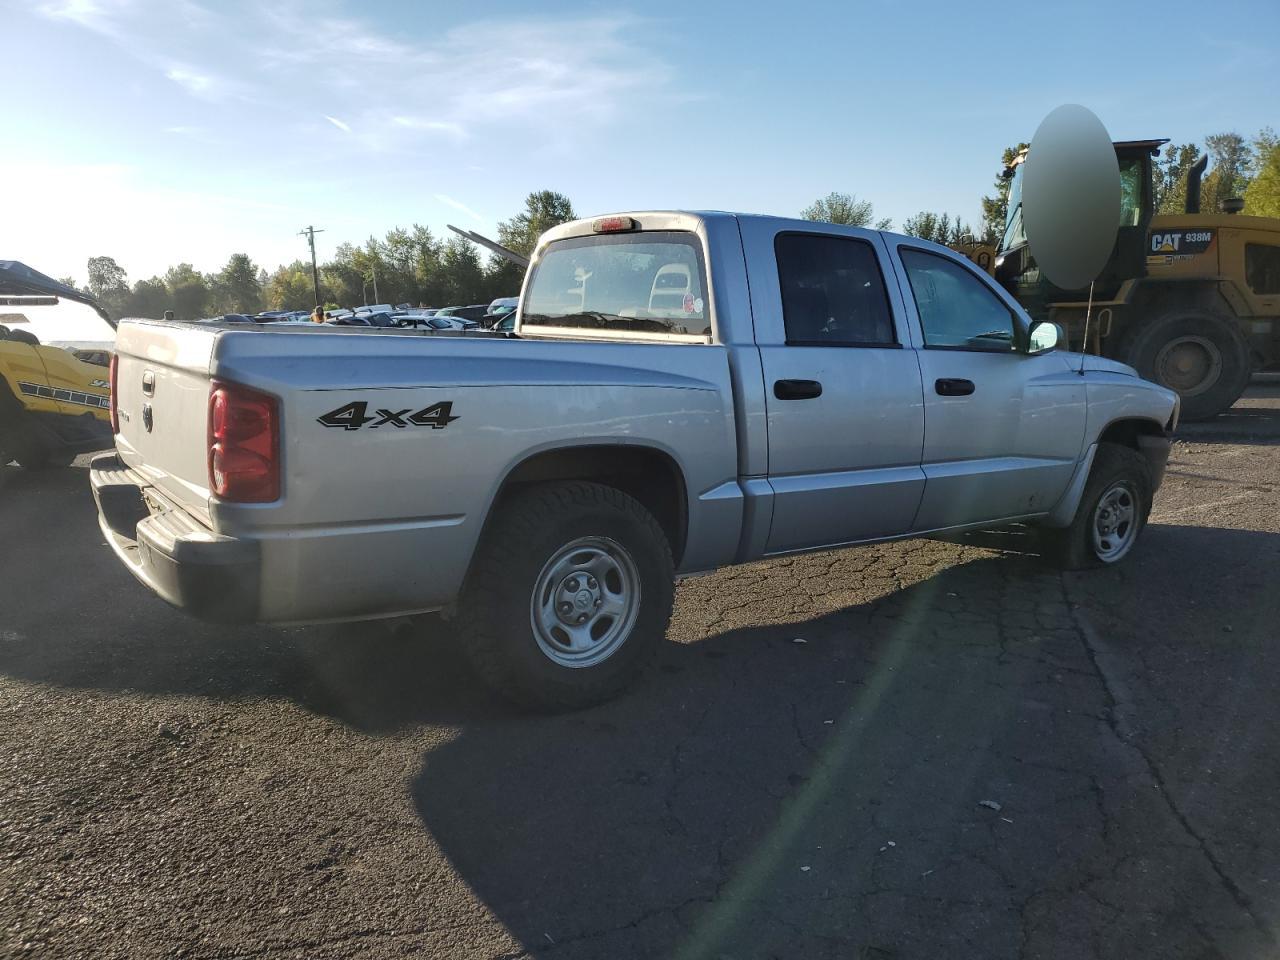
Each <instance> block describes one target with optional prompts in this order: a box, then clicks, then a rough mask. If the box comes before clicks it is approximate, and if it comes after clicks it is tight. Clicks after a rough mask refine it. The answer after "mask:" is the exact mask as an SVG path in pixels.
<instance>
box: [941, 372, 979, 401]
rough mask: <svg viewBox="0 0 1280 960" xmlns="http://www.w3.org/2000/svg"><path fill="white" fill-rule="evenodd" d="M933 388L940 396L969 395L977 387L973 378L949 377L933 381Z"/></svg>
mask: <svg viewBox="0 0 1280 960" xmlns="http://www.w3.org/2000/svg"><path fill="white" fill-rule="evenodd" d="M933 389H934V390H937V391H938V396H940V397H967V396H968V395H969V394H971V393H973V391H974V390H975V389H976V388H975V387H974V385H973V381H972V380H952V379H949V378H947V377H942V378H941V379H938V380H935V381H933Z"/></svg>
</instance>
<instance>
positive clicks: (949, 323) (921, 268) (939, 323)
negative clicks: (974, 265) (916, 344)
mask: <svg viewBox="0 0 1280 960" xmlns="http://www.w3.org/2000/svg"><path fill="white" fill-rule="evenodd" d="M901 256H902V265H903V266H904V267H905V268H906V271H907V279H908V281H909V282H910V285H911V295H912V296H913V297H914V298H915V302H916V310H917V312H918V313H919V314H920V326H921V328H922V331H923V333H924V343H925V346H926V347H934V348H941V349H950V350H982V351H991V352H996V353H1005V352H1009V351H1011V350H1013V349H1014V346H1015V343H1016V340H1015V337H1014V331H1015V330H1016V325H1015V320H1014V316H1013V312H1012V311H1011V310H1010V309H1009V308H1008V307H1006V306H1005V305H1004V302H1003V301H1001V299H1000V298H999V297H997V296H996V295H995V293H994V291H992V290H991V289H989V288H988V287H987V285H986V284H984V283H983V282H982V281H981V280H979V279H978V278H977V277H976V276H974V275H973V274H972V273H970V272H969V270H967V269H966V268H965V267H962V266H961V265H960V264H958V263H956V262H955V261H953V260H949V259H947V258H946V257H940V256H938V255H937V254H933V253H926V252H925V251H923V250H912V249H908V248H903V249H902V250H901Z"/></svg>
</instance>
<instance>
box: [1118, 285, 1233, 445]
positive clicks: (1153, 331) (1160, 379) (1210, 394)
mask: <svg viewBox="0 0 1280 960" xmlns="http://www.w3.org/2000/svg"><path fill="white" fill-rule="evenodd" d="M1123 353H1124V361H1125V362H1126V363H1128V364H1129V365H1130V366H1132V367H1133V368H1134V369H1136V370H1137V371H1138V373H1139V374H1141V375H1142V376H1143V377H1144V378H1145V379H1147V380H1151V381H1154V382H1155V383H1158V384H1160V385H1161V386H1164V387H1168V388H1169V389H1170V390H1173V391H1176V392H1177V394H1178V396H1179V397H1181V398H1182V419H1183V420H1207V419H1209V418H1210V417H1215V416H1217V415H1218V414H1219V413H1222V412H1223V411H1225V410H1229V409H1230V408H1231V405H1232V404H1233V403H1235V402H1236V401H1237V400H1238V399H1240V395H1241V394H1242V393H1244V389H1245V387H1246V386H1247V385H1248V383H1249V374H1250V373H1251V372H1252V363H1251V360H1250V354H1249V344H1248V343H1247V342H1246V340H1245V339H1244V337H1243V336H1242V335H1241V333H1240V330H1239V328H1238V326H1237V324H1236V322H1235V320H1234V318H1232V317H1231V316H1230V315H1229V314H1227V313H1225V312H1223V311H1221V310H1218V309H1216V308H1212V307H1193V308H1191V309H1190V310H1188V309H1185V308H1179V309H1175V310H1170V311H1168V312H1166V313H1164V314H1161V315H1159V316H1156V317H1154V318H1152V319H1151V320H1149V321H1147V322H1143V323H1142V324H1141V325H1140V326H1138V327H1137V328H1136V330H1135V331H1134V333H1133V334H1132V335H1131V337H1130V339H1129V341H1128V343H1127V344H1126V347H1125V350H1124V351H1123Z"/></svg>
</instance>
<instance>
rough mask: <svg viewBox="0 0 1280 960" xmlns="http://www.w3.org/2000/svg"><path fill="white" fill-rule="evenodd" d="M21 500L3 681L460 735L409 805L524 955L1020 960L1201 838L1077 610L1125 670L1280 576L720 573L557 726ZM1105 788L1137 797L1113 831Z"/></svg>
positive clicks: (1216, 538) (865, 553) (1270, 611)
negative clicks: (1159, 786)
mask: <svg viewBox="0 0 1280 960" xmlns="http://www.w3.org/2000/svg"><path fill="white" fill-rule="evenodd" d="M8 479H9V484H8V486H7V487H6V490H5V493H4V497H3V498H2V499H0V532H2V533H3V537H4V541H5V550H4V552H3V554H0V589H2V590H3V593H2V594H0V673H3V674H4V675H5V676H8V677H11V678H16V679H21V680H24V681H28V682H36V683H42V684H50V685H55V686H59V687H65V688H78V689H92V690H97V691H102V692H105V693H107V694H113V693H119V694H126V695H137V694H142V695H156V696H165V695H180V696H188V697H204V698H213V699H218V700H224V701H229V702H235V701H240V700H247V699H257V698H269V699H287V700H290V701H292V702H294V703H296V704H298V705H299V706H300V707H302V708H303V709H306V710H308V711H312V712H314V713H316V714H318V715H322V716H325V717H332V718H334V719H336V720H338V721H340V722H342V723H344V724H347V725H349V726H351V727H353V728H356V729H359V730H361V731H365V732H368V733H370V734H373V735H381V734H394V733H395V732H396V731H399V730H402V729H404V728H406V727H411V726H414V725H421V724H432V723H439V724H449V725H453V726H456V727H458V728H459V730H458V733H457V735H456V736H454V737H453V738H452V739H450V740H449V741H448V742H446V743H444V744H442V745H440V746H438V747H435V748H434V749H432V750H431V751H429V752H427V753H426V754H425V755H424V756H423V758H422V762H421V767H420V769H419V772H418V773H417V775H416V776H415V777H414V778H413V780H412V781H411V782H410V783H409V784H408V790H409V793H410V797H411V800H412V803H413V805H414V808H415V809H416V811H417V813H418V815H419V817H420V819H421V821H422V824H423V828H424V830H425V831H427V832H428V833H429V834H430V835H431V836H432V838H433V840H434V842H435V843H436V844H438V845H439V848H440V849H441V850H442V851H443V853H444V854H445V855H446V857H447V858H448V860H449V861H450V862H451V864H452V865H453V868H454V869H455V870H456V871H457V873H458V874H459V875H460V876H461V877H462V879H463V880H464V881H465V882H466V883H467V884H468V885H469V886H470V888H471V889H472V890H473V891H474V892H475V894H476V896H477V897H478V898H479V899H480V900H481V901H482V902H483V903H484V904H485V905H486V907H487V908H488V909H489V910H491V911H492V912H493V913H494V914H495V915H496V916H497V918H498V919H499V920H500V921H501V922H502V923H503V924H504V925H505V927H506V928H507V929H508V930H510V931H511V932H512V933H513V934H514V935H515V936H516V937H517V938H518V939H519V940H520V941H521V943H523V944H524V945H525V948H526V950H527V952H528V954H530V955H533V956H543V955H546V956H554V957H556V958H557V960H563V958H564V957H570V956H581V957H596V956H613V957H620V956H656V955H668V954H670V955H682V956H690V957H692V956H717V955H726V956H769V955H779V956H815V957H819V956H832V957H834V956H848V955H850V950H851V949H860V950H863V951H864V952H863V953H862V954H860V955H864V956H892V955H894V953H893V951H900V952H902V953H904V954H910V955H932V956H977V955H984V956H997V955H999V956H1003V955H1014V954H1016V953H1017V952H1018V949H1019V944H1020V943H1021V936H1022V926H1021V920H1020V919H1019V918H1020V917H1021V916H1022V911H1024V910H1025V909H1026V905H1027V904H1028V903H1029V902H1030V898H1031V897H1032V896H1033V895H1035V894H1037V893H1038V892H1040V891H1043V890H1050V889H1059V890H1070V889H1074V888H1075V887H1078V886H1079V885H1080V884H1082V883H1084V882H1085V880H1086V879H1088V878H1090V877H1094V878H1096V877H1100V876H1104V875H1106V874H1107V873H1108V872H1109V871H1111V870H1113V869H1114V868H1115V867H1116V864H1117V863H1118V862H1119V861H1120V859H1121V858H1122V857H1130V858H1134V857H1138V856H1164V855H1165V854H1158V855H1157V854H1150V853H1147V852H1143V851H1153V850H1154V851H1174V852H1175V853H1176V851H1178V850H1180V849H1182V847H1181V846H1180V844H1183V843H1184V838H1182V837H1181V836H1180V835H1177V836H1172V837H1171V836H1166V833H1168V832H1169V831H1172V832H1173V833H1174V834H1177V832H1178V828H1176V825H1175V826H1172V827H1171V826H1170V818H1169V816H1168V811H1167V809H1166V808H1164V807H1163V806H1162V804H1163V801H1162V800H1160V798H1159V796H1158V794H1157V793H1156V791H1153V790H1150V789H1144V790H1143V791H1136V790H1133V788H1132V787H1131V786H1128V784H1129V783H1130V782H1131V780H1132V778H1133V777H1134V776H1135V772H1134V770H1133V769H1129V768H1124V767H1123V763H1124V758H1123V757H1121V758H1119V759H1118V758H1117V754H1116V748H1115V741H1114V738H1113V737H1112V736H1111V735H1110V734H1108V733H1107V731H1106V723H1105V718H1106V716H1107V714H1108V709H1109V708H1108V701H1107V696H1106V693H1105V691H1104V688H1103V686H1102V684H1101V683H1100V681H1099V678H1098V675H1097V672H1096V669H1095V667H1094V665H1093V663H1092V662H1091V658H1090V654H1089V651H1088V650H1087V648H1086V646H1085V644H1084V643H1083V641H1082V639H1081V634H1080V630H1079V627H1078V623H1077V621H1076V617H1075V615H1074V614H1073V612H1072V609H1071V605H1070V602H1069V598H1068V594H1067V592H1066V591H1067V589H1069V588H1070V587H1071V585H1072V584H1073V583H1077V584H1080V585H1082V589H1087V590H1088V591H1089V594H1090V603H1091V605H1093V604H1094V603H1095V602H1096V604H1097V606H1098V607H1099V608H1100V609H1104V610H1110V609H1115V610H1116V611H1117V616H1118V617H1119V619H1118V620H1117V622H1122V623H1128V624H1129V625H1128V626H1125V627H1123V628H1121V629H1120V630H1119V631H1118V632H1117V633H1115V634H1113V635H1112V636H1111V637H1110V642H1111V643H1112V644H1114V645H1116V646H1120V647H1125V646H1131V645H1137V644H1139V643H1140V641H1139V640H1138V638H1139V637H1140V636H1141V630H1142V629H1143V628H1142V627H1141V626H1140V624H1141V621H1142V620H1143V619H1144V618H1148V617H1154V616H1157V615H1158V611H1160V610H1161V609H1163V608H1166V607H1167V606H1168V605H1169V602H1170V597H1171V596H1177V595H1179V594H1186V595H1195V594H1196V593H1197V591H1200V590H1203V589H1204V586H1203V577H1204V573H1203V571H1205V570H1214V571H1217V572H1219V573H1222V575H1224V576H1228V577H1231V578H1233V583H1234V584H1235V585H1237V586H1241V585H1244V586H1247V587H1248V589H1250V590H1252V589H1253V586H1249V585H1251V584H1252V585H1254V586H1256V587H1257V590H1258V591H1261V590H1262V589H1263V587H1262V578H1263V577H1264V576H1265V575H1266V571H1268V570H1270V569H1274V567H1275V563H1276V562H1277V560H1280V536H1276V535H1274V534H1268V533H1257V532H1250V531H1237V530H1225V529H1215V528H1200V527H1179V526H1167V525H1153V526H1152V527H1151V528H1150V529H1149V531H1148V534H1147V537H1146V539H1145V541H1144V543H1143V545H1142V547H1141V548H1140V551H1139V553H1138V554H1137V555H1136V556H1135V557H1134V558H1133V561H1132V562H1131V563H1130V564H1128V565H1126V566H1125V567H1122V568H1120V569H1118V570H1109V571H1100V572H1095V573H1092V574H1088V575H1071V576H1070V577H1068V578H1067V579H1066V580H1065V581H1064V579H1063V578H1062V577H1060V576H1059V575H1058V574H1056V573H1054V572H1052V571H1050V570H1047V569H1046V568H1045V567H1044V566H1043V565H1042V564H1041V563H1040V562H1039V561H1038V560H1037V559H1035V558H1032V557H1028V556H1026V555H1024V554H1022V553H1020V552H1018V551H1019V550H1022V549H1024V547H1023V546H1021V545H1020V543H1018V542H1016V541H1012V540H1010V539H1008V537H1009V534H1007V533H1000V534H979V535H974V537H973V538H972V539H973V541H974V542H982V541H983V538H984V537H995V538H997V539H995V540H994V541H987V542H984V543H983V545H984V546H997V547H1000V548H1003V549H1004V550H1005V552H1003V553H992V552H979V551H977V550H970V549H964V548H960V547H953V546H939V547H936V548H933V547H929V546H928V545H922V544H914V545H910V544H909V545H901V546H880V547H868V548H862V549H858V550H846V551H840V552H837V553H830V554H820V555H812V556H808V557H797V558H793V559H791V560H784V561H778V562H774V563H770V564H756V565H751V566H748V567H744V568H737V569H735V570H730V571H722V572H721V573H720V574H717V575H714V576H711V577H706V578H701V579H698V580H693V581H689V582H688V583H686V584H684V585H683V586H682V587H681V590H680V593H679V596H678V602H677V609H676V616H675V619H674V621H673V625H672V630H671V636H672V638H673V640H674V641H675V642H672V643H669V644H667V645H665V647H664V648H663V650H662V652H661V654H660V657H659V662H658V664H657V668H656V669H655V670H653V671H651V673H650V674H649V675H648V676H647V677H646V678H645V679H644V680H643V681H642V682H641V684H640V685H639V686H638V688H637V689H636V690H634V691H632V692H631V693H629V694H628V695H626V696H624V697H622V698H620V699H619V700H617V701H615V702H612V703H609V704H605V705H603V706H600V707H598V708H595V709H592V710H588V711H583V712H580V713H576V714H571V715H564V716H538V715H528V714H523V713H520V712H517V711H514V710H512V709H510V708H508V707H506V706H505V705H504V704H502V703H500V702H498V701H496V700H495V699H494V698H492V697H491V696H490V695H489V694H487V693H486V692H485V691H484V690H483V688H481V687H480V686H479V684H478V683H476V682H475V681H474V680H473V679H472V678H471V676H470V674H469V672H468V671H467V670H466V668H465V666H464V664H463V662H462V659H461V657H460V656H459V655H458V653H457V651H456V649H455V648H454V645H453V644H451V643H450V642H449V641H450V637H449V634H448V631H438V632H436V633H435V634H434V635H430V636H427V637H425V638H424V637H422V636H420V635H413V636H409V635H404V634H393V633H390V632H387V631H385V630H382V629H380V628H376V627H368V626H348V627H318V628H305V629H291V630H273V629H264V628H234V629H233V628H225V627H217V626H210V625H205V624H199V623H196V622H193V621H191V620H189V619H188V618H186V617H185V616H183V615H182V614H179V613H178V612H176V611H173V610H171V609H169V608H168V607H167V606H166V605H164V604H163V603H162V602H160V601H158V600H155V599H154V598H152V597H151V596H150V595H149V594H147V593H146V592H145V591H143V590H142V588H140V587H139V586H138V585H136V584H135V583H134V582H133V580H132V578H131V577H130V576H129V575H128V573H127V572H126V571H124V570H123V569H122V568H121V567H120V565H119V564H118V563H117V562H116V561H115V559H114V558H113V557H112V556H111V554H110V552H109V551H108V550H107V548H106V547H105V546H104V545H101V538H100V537H99V536H98V535H97V527H96V522H95V513H94V508H93V502H92V498H91V496H89V494H88V491H87V489H86V488H85V477H84V475H83V472H82V471H65V472H62V473H56V474H55V473H50V474H26V473H21V472H15V473H13V474H12V475H10V476H9V478H8ZM926 547H928V549H926ZM1015 548H1016V549H1015ZM1187 557H1195V558H1197V563H1196V564H1194V565H1191V564H1187V563H1186V558H1187ZM1248 577H1253V578H1254V579H1253V580H1248V579H1247V578H1248ZM900 583H907V584H908V585H907V586H905V587H899V584H900ZM1064 585H1065V588H1064ZM855 588H856V589H857V591H858V592H857V593H853V592H852V591H853V590H854V589H855ZM842 591H850V592H849V593H848V594H847V597H848V598H847V599H846V594H845V593H843V592H842ZM1250 595H1251V596H1253V595H1254V594H1252V593H1251V594H1250ZM809 611H814V612H812V613H811V612H809ZM1277 615H1278V612H1277V610H1276V609H1275V602H1274V601H1267V602H1266V603H1261V604H1256V605H1254V609H1253V612H1252V613H1249V614H1247V615H1245V614H1240V613H1239V612H1237V617H1236V620H1235V632H1234V633H1232V634H1223V633H1221V632H1220V626H1219V624H1218V622H1217V619H1216V614H1215V612H1214V611H1213V610H1212V609H1206V610H1205V611H1204V612H1203V615H1201V616H1200V619H1196V617H1195V616H1192V617H1190V618H1188V619H1187V620H1186V621H1185V622H1184V623H1180V624H1179V628H1180V632H1179V633H1178V636H1181V637H1184V638H1186V642H1189V643H1197V644H1199V643H1203V642H1204V640H1205V638H1206V637H1207V636H1212V637H1216V638H1217V641H1216V642H1218V643H1230V644H1233V645H1235V646H1236V647H1240V646H1247V645H1253V647H1255V648H1256V647H1257V646H1258V645H1259V644H1260V642H1261V639H1260V638H1264V637H1270V636H1272V634H1273V632H1274V626H1273V625H1274V622H1275V618H1276V616H1277ZM1210 632H1212V633H1210ZM797 641H803V642H797ZM1224 663H1225V664H1226V665H1224V666H1223V667H1222V669H1223V671H1224V676H1225V675H1227V674H1229V672H1230V671H1232V670H1235V671H1237V672H1239V671H1240V670H1241V667H1240V664H1239V663H1236V664H1234V665H1232V664H1231V663H1230V662H1228V661H1224ZM1203 679H1204V681H1205V683H1206V685H1208V686H1212V679H1211V678H1203ZM1205 736H1206V737H1208V738H1209V739H1212V738H1213V736H1214V732H1213V731H1212V730H1210V731H1207V732H1205ZM1118 765H1119V766H1118ZM1108 790H1111V791H1113V794H1120V795H1124V796H1126V797H1128V799H1126V800H1125V801H1124V802H1123V803H1119V804H1117V805H1116V806H1115V807H1114V808H1113V809H1109V810H1108V809H1103V801H1102V800H1101V799H1099V798H1100V797H1103V796H1105V795H1106V791H1108ZM1130 794H1132V796H1131V797H1130V796H1129V795H1130ZM983 801H991V803H993V804H996V805H998V806H999V810H997V809H996V808H995V807H993V806H989V805H987V806H984V805H982V804H983ZM1006 831H1007V832H1006ZM1117 838H1122V839H1120V840H1118V839H1117ZM1174 855H1175V854H1174V853H1168V854H1167V856H1169V857H1173V856H1174ZM1197 863H1198V861H1197ZM1198 869H1199V867H1196V868H1194V869H1193V868H1192V867H1190V866H1187V865H1186V863H1184V862H1183V861H1182V860H1158V861H1156V865H1155V866H1153V868H1152V870H1151V876H1152V877H1154V878H1157V879H1155V880H1153V881H1151V882H1142V883H1138V882H1137V881H1135V884H1134V885H1132V886H1131V887H1126V889H1125V891H1124V896H1125V899H1126V902H1130V901H1132V904H1133V907H1132V915H1133V916H1135V917H1136V916H1160V917H1165V916H1174V915H1176V914H1177V913H1178V910H1179V909H1180V908H1179V906H1178V903H1175V902H1172V901H1171V900H1170V898H1171V897H1175V896H1182V897H1186V898H1187V902H1199V896H1198V895H1199V893H1200V889H1199V887H1198V886H1197V885H1198V884H1200V883H1201V880H1202V878H1201V876H1200V874H1199V873H1195V872H1194V870H1198ZM1184 874H1186V876H1184ZM1204 882H1205V883H1208V884H1210V885H1212V883H1213V881H1212V879H1211V878H1210V879H1209V880H1206V881H1204ZM1055 909H1060V911H1061V912H1060V915H1058V916H1057V917H1056V922H1061V923H1063V924H1067V925H1072V926H1077V925H1083V927H1088V926H1089V925H1090V924H1093V925H1094V929H1101V928H1102V927H1103V925H1104V924H1106V923H1110V922H1113V921H1114V920H1115V917H1114V915H1111V914H1109V913H1106V910H1107V908H1106V907H1105V905H1104V906H1099V905H1098V904H1096V903H1093V902H1092V901H1088V900H1081V899H1074V900H1073V899H1070V898H1067V899H1064V900H1063V901H1062V903H1061V905H1060V907H1055V906H1054V903H1053V901H1052V900H1051V899H1046V900H1044V901H1042V902H1040V903H1039V905H1038V906H1037V907H1036V910H1038V911H1040V914H1039V916H1040V918H1041V919H1045V917H1046V916H1047V914H1048V913H1051V912H1052V911H1053V910H1055ZM1097 910H1102V911H1104V914H1105V915H1100V916H1098V917H1091V913H1090V912H1091V911H1097ZM1229 920H1230V918H1224V922H1227V921H1229ZM1095 921H1096V923H1095ZM975 937H976V938H977V939H976V940H971V939H970V938H975Z"/></svg>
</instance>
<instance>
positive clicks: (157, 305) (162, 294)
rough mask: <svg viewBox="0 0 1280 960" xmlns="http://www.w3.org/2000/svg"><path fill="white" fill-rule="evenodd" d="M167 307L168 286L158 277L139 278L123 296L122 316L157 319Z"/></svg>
mask: <svg viewBox="0 0 1280 960" xmlns="http://www.w3.org/2000/svg"><path fill="white" fill-rule="evenodd" d="M168 309H170V307H169V288H168V287H166V286H165V282H164V281H163V280H161V279H160V278H159V277H152V278H151V279H150V280H139V281H138V282H137V283H135V284H134V285H133V289H132V290H131V291H129V296H128V297H126V298H125V301H124V305H123V309H122V311H121V315H122V316H126V317H149V318H150V319H152V320H159V319H160V318H161V317H163V316H164V312H165V311H166V310H168Z"/></svg>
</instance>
